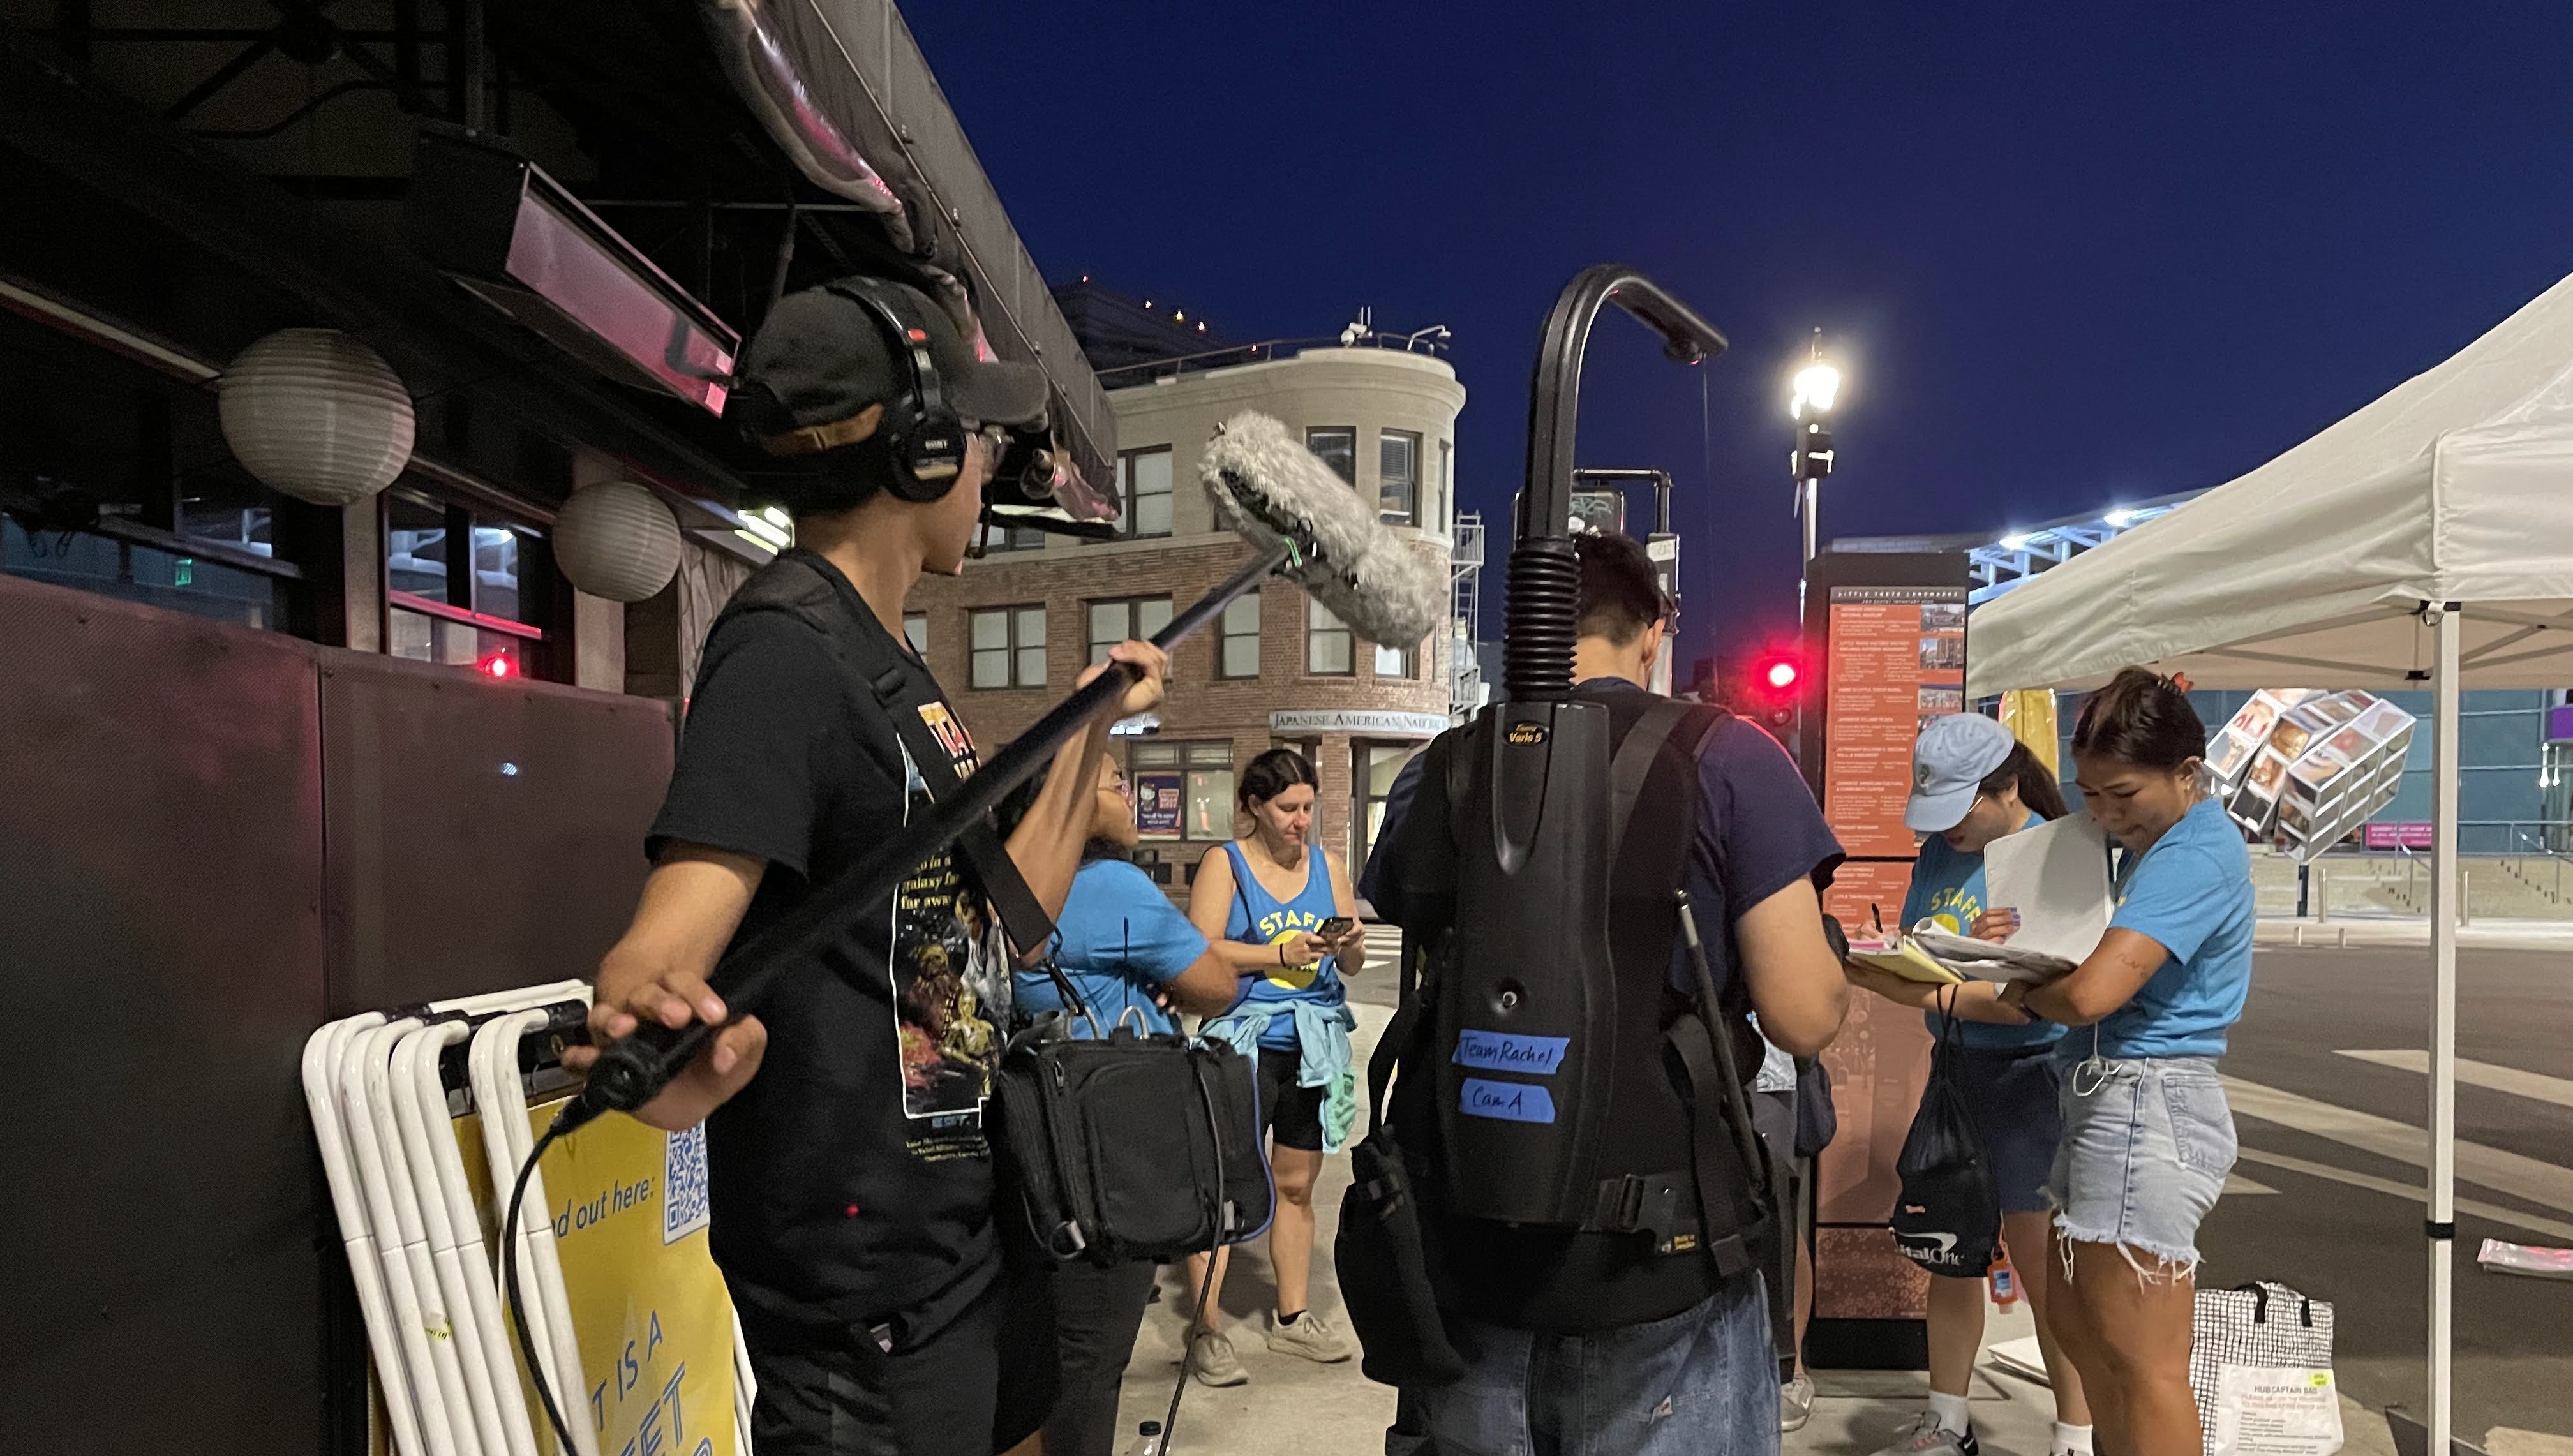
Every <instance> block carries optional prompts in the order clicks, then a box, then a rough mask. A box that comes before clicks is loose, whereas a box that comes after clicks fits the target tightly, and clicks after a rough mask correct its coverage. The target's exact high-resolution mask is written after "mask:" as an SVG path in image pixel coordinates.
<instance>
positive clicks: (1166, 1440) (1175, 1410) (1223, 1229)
mask: <svg viewBox="0 0 2573 1456" xmlns="http://www.w3.org/2000/svg"><path fill="white" fill-rule="evenodd" d="M1190 1067H1191V1071H1192V1073H1193V1074H1194V1075H1193V1076H1192V1077H1191V1078H1190V1082H1191V1083H1192V1084H1193V1085H1194V1086H1195V1087H1196V1088H1197V1090H1198V1102H1199V1104H1200V1105H1202V1106H1204V1107H1205V1108H1206V1114H1207V1137H1208V1139H1209V1141H1210V1142H1211V1144H1212V1145H1213V1146H1214V1148H1215V1242H1214V1243H1213V1244H1210V1245H1209V1246H1208V1248H1207V1270H1206V1277H1205V1278H1204V1279H1202V1280H1200V1281H1199V1282H1198V1303H1197V1309H1196V1310H1195V1311H1194V1312H1193V1313H1192V1314H1191V1315H1190V1318H1191V1320H1192V1321H1194V1320H1197V1319H1201V1318H1204V1317H1205V1315H1206V1307H1207V1300H1209V1299H1210V1298H1213V1297H1214V1295H1215V1261H1216V1257H1217V1255H1219V1254H1221V1253H1223V1252H1224V1247H1225V1235H1226V1234H1228V1233H1231V1232H1232V1231H1233V1226H1232V1219H1231V1217H1230V1215H1229V1214H1228V1213H1227V1212H1226V1210H1227V1209H1229V1208H1231V1207H1232V1206H1233V1200H1232V1199H1231V1198H1228V1197H1226V1196H1225V1191H1226V1189H1225V1182H1224V1119H1223V1118H1222V1117H1221V1116H1219V1115H1218V1114H1217V1112H1216V1109H1215V1097H1214V1096H1213V1095H1212V1094H1211V1093H1209V1092H1207V1086H1206V1068H1205V1067H1204V1066H1203V1065H1200V1064H1198V1063H1197V1062H1195V1061H1194V1060H1192V1062H1191V1064H1190ZM1272 1216H1275V1210H1274V1209H1273V1210H1272ZM1189 1343H1190V1344H1192V1345H1194V1344H1196V1343H1197V1340H1196V1337H1195V1336H1194V1335H1193V1336H1191V1337H1190V1339H1189ZM1193 1353H1195V1352H1194V1351H1189V1352H1185V1353H1183V1354H1182V1356H1181V1358H1180V1379H1179V1383H1178V1384H1176V1385H1174V1386H1172V1387H1171V1409H1170V1411H1169V1413H1168V1414H1166V1415H1164V1416H1163V1417H1162V1456H1170V1453H1171V1451H1172V1449H1173V1445H1174V1443H1175V1442H1176V1441H1177V1440H1178V1439H1179V1431H1180V1397H1181V1396H1183V1395H1186V1394H1188V1393H1189V1355H1190V1354H1193Z"/></svg>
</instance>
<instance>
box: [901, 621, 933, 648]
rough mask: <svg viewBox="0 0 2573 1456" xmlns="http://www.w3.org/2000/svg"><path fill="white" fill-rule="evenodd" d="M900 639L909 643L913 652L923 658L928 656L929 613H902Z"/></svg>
mask: <svg viewBox="0 0 2573 1456" xmlns="http://www.w3.org/2000/svg"><path fill="white" fill-rule="evenodd" d="M902 639H903V640H904V641H906V642H909V643H910V644H911V650H912V651H913V652H915V653H917V654H919V655H920V656H921V657H923V658H926V657H927V656H929V613H927V612H905V613H903V614H902Z"/></svg>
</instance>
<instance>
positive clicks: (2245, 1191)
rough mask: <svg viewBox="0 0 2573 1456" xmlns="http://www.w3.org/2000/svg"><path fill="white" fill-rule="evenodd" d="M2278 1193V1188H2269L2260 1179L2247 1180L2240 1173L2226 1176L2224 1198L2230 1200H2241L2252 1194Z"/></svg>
mask: <svg viewBox="0 0 2573 1456" xmlns="http://www.w3.org/2000/svg"><path fill="white" fill-rule="evenodd" d="M2276 1191H2278V1190H2277V1189H2276V1188H2273V1187H2271V1186H2269V1185H2268V1184H2267V1183H2264V1182H2262V1181H2260V1180H2259V1179H2258V1178H2246V1177H2244V1176H2243V1175H2242V1174H2240V1173H2238V1172H2234V1173H2227V1174H2225V1175H2224V1196H2226V1197H2228V1198H2240V1197H2245V1196H2249V1195H2252V1194H2258V1193H2274V1192H2276Z"/></svg>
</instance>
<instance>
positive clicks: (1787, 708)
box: [1742, 647, 1806, 734]
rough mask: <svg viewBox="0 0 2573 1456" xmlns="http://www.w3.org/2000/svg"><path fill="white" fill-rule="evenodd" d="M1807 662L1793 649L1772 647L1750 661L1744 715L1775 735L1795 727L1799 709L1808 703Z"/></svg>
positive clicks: (1744, 697)
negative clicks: (1806, 690)
mask: <svg viewBox="0 0 2573 1456" xmlns="http://www.w3.org/2000/svg"><path fill="white" fill-rule="evenodd" d="M1805 686H1806V673H1805V659H1804V657H1803V656H1802V655H1801V654H1799V653H1797V652H1796V651H1794V650H1793V649H1790V648H1783V647H1773V648H1771V649H1769V650H1768V651H1765V652H1763V653H1761V654H1760V655H1759V656H1757V657H1755V658H1753V659H1752V660H1751V673H1750V681H1749V682H1747V683H1746V684H1745V685H1744V691H1743V693H1742V702H1743V706H1744V707H1745V708H1746V709H1748V710H1749V711H1748V712H1747V713H1746V714H1745V716H1747V717H1749V718H1750V719H1751V720H1752V721H1753V722H1756V723H1758V724H1759V725H1760V726H1762V727H1764V728H1766V729H1768V730H1769V731H1770V732H1772V733H1778V734H1784V733H1785V732H1786V731H1787V730H1788V729H1790V728H1792V727H1794V726H1795V723H1796V713H1797V710H1798V709H1799V708H1801V707H1803V706H1804V701H1805Z"/></svg>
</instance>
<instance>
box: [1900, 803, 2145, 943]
mask: <svg viewBox="0 0 2573 1456" xmlns="http://www.w3.org/2000/svg"><path fill="white" fill-rule="evenodd" d="M1984 893H1985V897H1986V899H1987V901H1988V902H1989V903H1990V904H1991V905H1992V906H1993V907H1994V908H1995V909H2001V910H2016V911H2018V912H2019V929H2018V930H2017V931H2014V932H2012V934H2011V938H2010V939H2009V940H2008V941H2006V942H1996V941H1979V940H1975V939H1973V938H1971V937H1968V936H1962V935H1958V934H1956V933H1955V932H1953V931H1951V930H1949V929H1948V927H1947V926H1946V925H1944V924H1942V923H1940V922H1938V921H1923V922H1922V923H1921V924H1919V925H1917V926H1914V927H1913V928H1912V929H1911V930H1910V931H1909V932H1908V933H1906V934H1904V935H1900V936H1890V937H1884V938H1880V939H1877V940H1858V941H1852V942H1850V959H1851V960H1852V961H1855V962H1857V963H1858V964H1860V965H1862V966H1872V967H1874V968H1876V969H1877V970H1879V971H1889V972H1892V973H1893V974H1895V975H1897V976H1900V977H1902V978H1904V979H1905V980H1907V981H1921V982H1927V983H1930V984H1931V985H1934V986H1946V985H1954V984H1956V983H1958V982H1961V981H2047V980H2052V979H2053V978H2055V977H2058V976H2061V975H2063V974H2064V973H2065V972H2067V971H2070V970H2072V969H2073V968H2074V967H2076V966H2079V965H2081V964H2082V962H2083V961H2084V960H2085V959H2086V958H2088V957H2089V956H2090V954H2091V953H2092V952H2093V951H2095V950H2098V949H2099V947H2100V938H2101V937H2102V936H2104V935H2107V934H2108V933H2109V917H2110V915H2111V914H2112V913H2113V911H2114V910H2115V901H2114V900H2113V899H2112V897H2111V891H2110V885H2109V837H2108V835H2107V834H2105V833H2104V832H2102V830H2101V828H2100V825H2099V823H2098V821H2096V820H2094V819H2092V817H2091V816H2090V815H2088V814H2074V815H2068V816H2066V817H2065V818H2062V819H2058V820H2056V821H2055V822H2053V823H2051V824H2042V825H2040V826H2038V827H2037V828H2035V829H2029V830H2022V831H2021V832H2020V833H2018V834H2012V835H2005V836H2003V837H2002V838H2000V839H1997V840H1994V841H1993V842H1992V843H1991V844H1990V845H1988V846H1986V847H1985V850H1984Z"/></svg>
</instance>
